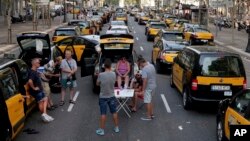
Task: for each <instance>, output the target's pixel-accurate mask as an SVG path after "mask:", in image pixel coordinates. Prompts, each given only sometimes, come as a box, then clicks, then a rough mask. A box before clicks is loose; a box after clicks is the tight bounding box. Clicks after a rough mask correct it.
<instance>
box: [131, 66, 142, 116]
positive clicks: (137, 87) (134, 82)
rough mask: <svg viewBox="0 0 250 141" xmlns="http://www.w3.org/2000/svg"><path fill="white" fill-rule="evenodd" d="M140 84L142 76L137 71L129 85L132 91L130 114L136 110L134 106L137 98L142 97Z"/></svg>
mask: <svg viewBox="0 0 250 141" xmlns="http://www.w3.org/2000/svg"><path fill="white" fill-rule="evenodd" d="M142 84H143V81H142V74H141V71H138V72H137V73H136V75H135V77H134V78H133V79H132V81H131V83H130V88H132V89H134V97H133V98H132V103H131V104H130V107H131V111H132V112H136V110H137V108H136V106H137V105H136V104H137V98H138V96H143V91H142Z"/></svg>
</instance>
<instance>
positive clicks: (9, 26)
mask: <svg viewBox="0 0 250 141" xmlns="http://www.w3.org/2000/svg"><path fill="white" fill-rule="evenodd" d="M7 5H8V15H7V25H8V39H7V40H8V41H7V43H8V44H11V43H12V31H11V11H12V0H8V3H7Z"/></svg>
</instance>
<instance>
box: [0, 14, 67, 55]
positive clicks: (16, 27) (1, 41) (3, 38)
mask: <svg viewBox="0 0 250 141" xmlns="http://www.w3.org/2000/svg"><path fill="white" fill-rule="evenodd" d="M0 18H2V17H0ZM0 21H1V22H0V33H1V34H0V54H3V53H4V52H6V51H10V50H12V49H15V48H16V47H17V46H18V45H17V41H16V35H17V34H18V33H21V32H25V31H32V30H33V23H32V21H28V22H25V23H15V24H12V44H6V43H7V39H8V37H7V35H8V31H7V28H8V27H7V25H6V24H4V22H3V20H2V19H1V20H0ZM62 21H63V16H60V17H59V16H57V17H55V18H54V20H53V21H52V22H51V27H48V25H44V24H43V21H42V20H39V21H38V26H37V31H44V32H47V33H52V32H53V31H54V30H55V28H57V27H59V26H63V25H66V24H65V23H62Z"/></svg>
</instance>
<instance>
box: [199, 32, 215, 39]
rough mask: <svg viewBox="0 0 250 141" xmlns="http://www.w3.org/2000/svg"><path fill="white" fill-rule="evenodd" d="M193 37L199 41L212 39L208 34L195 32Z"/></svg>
mask: <svg viewBox="0 0 250 141" xmlns="http://www.w3.org/2000/svg"><path fill="white" fill-rule="evenodd" d="M195 35H196V36H197V37H198V38H199V39H212V38H213V34H212V33H209V32H196V33H195Z"/></svg>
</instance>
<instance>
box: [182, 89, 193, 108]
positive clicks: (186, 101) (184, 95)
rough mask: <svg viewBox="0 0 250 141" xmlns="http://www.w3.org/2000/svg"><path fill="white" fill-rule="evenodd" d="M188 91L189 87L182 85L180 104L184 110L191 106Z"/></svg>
mask: <svg viewBox="0 0 250 141" xmlns="http://www.w3.org/2000/svg"><path fill="white" fill-rule="evenodd" d="M189 92H190V91H189V89H188V88H185V87H184V90H183V93H182V104H183V108H184V109H185V110H190V109H191V106H192V100H191V99H190V97H189Z"/></svg>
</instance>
